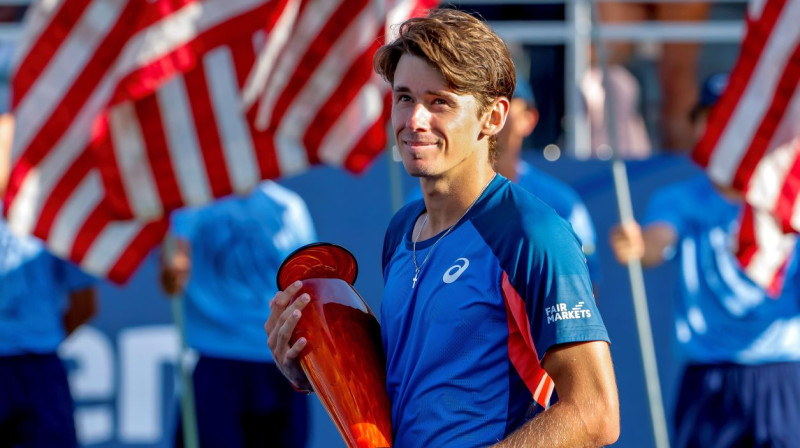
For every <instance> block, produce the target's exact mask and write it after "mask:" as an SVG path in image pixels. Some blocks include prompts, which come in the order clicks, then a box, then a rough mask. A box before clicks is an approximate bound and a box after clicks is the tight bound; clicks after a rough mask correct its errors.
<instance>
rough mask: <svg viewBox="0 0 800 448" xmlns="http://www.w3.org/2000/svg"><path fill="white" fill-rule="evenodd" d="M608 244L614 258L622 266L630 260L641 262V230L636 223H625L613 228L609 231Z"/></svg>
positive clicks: (642, 248) (642, 243)
mask: <svg viewBox="0 0 800 448" xmlns="http://www.w3.org/2000/svg"><path fill="white" fill-rule="evenodd" d="M610 242H611V249H612V250H613V251H614V256H615V257H616V258H617V261H618V262H620V263H622V264H625V263H627V262H629V261H631V260H641V259H642V257H643V256H644V237H643V236H642V228H641V227H640V226H639V223H637V222H636V221H627V222H623V223H621V224H617V225H616V226H614V228H612V229H611V238H610Z"/></svg>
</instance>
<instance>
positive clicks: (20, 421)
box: [0, 353, 78, 448]
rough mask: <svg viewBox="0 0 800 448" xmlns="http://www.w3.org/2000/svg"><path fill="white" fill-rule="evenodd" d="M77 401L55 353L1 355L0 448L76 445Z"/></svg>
mask: <svg viewBox="0 0 800 448" xmlns="http://www.w3.org/2000/svg"><path fill="white" fill-rule="evenodd" d="M73 412H74V405H73V402H72V396H71V395H70V392H69V384H68V383H67V372H66V369H65V368H64V364H63V362H62V361H61V359H59V357H58V356H57V355H56V354H55V353H51V354H44V355H38V354H37V355H34V354H30V355H18V356H0V448H10V447H25V448H53V447H59V448H61V447H63V448H74V447H77V445H78V441H77V438H76V435H75V420H74V418H73Z"/></svg>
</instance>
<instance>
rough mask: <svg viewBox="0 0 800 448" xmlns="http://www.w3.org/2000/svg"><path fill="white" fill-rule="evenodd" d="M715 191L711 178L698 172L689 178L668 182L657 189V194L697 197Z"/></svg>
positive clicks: (687, 197) (685, 197)
mask: <svg viewBox="0 0 800 448" xmlns="http://www.w3.org/2000/svg"><path fill="white" fill-rule="evenodd" d="M710 192H713V185H712V184H711V180H710V179H709V178H708V176H706V175H705V174H698V175H696V176H692V177H690V178H687V179H683V180H679V181H677V182H672V183H670V184H667V185H665V186H663V187H661V188H659V189H657V190H656V191H655V194H656V195H660V196H668V197H674V198H676V199H695V198H699V197H702V196H703V195H706V194H708V193H710Z"/></svg>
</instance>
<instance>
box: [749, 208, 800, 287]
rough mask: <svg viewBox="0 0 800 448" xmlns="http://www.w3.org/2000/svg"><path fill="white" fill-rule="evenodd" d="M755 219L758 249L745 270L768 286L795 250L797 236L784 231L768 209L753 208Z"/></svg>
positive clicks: (760, 282) (756, 280)
mask: <svg viewBox="0 0 800 448" xmlns="http://www.w3.org/2000/svg"><path fill="white" fill-rule="evenodd" d="M753 219H754V223H753V225H754V226H755V229H756V231H755V235H756V241H757V246H758V250H757V251H756V252H755V254H754V255H753V257H752V258H751V259H750V262H749V263H748V265H747V266H746V267H745V272H746V273H747V276H748V277H750V278H751V279H752V280H753V281H754V282H756V283H757V284H759V285H762V286H764V287H767V286H769V285H771V284H772V282H773V280H774V279H775V277H776V275H777V274H778V272H779V271H780V269H781V267H783V264H784V262H785V261H786V260H787V258H788V257H789V254H790V253H791V252H792V250H794V247H795V242H796V241H797V238H796V236H795V235H793V234H785V233H783V231H782V230H781V228H780V225H779V224H778V223H777V222H776V220H775V217H774V216H773V215H772V214H771V213H769V212H767V211H763V210H759V209H753Z"/></svg>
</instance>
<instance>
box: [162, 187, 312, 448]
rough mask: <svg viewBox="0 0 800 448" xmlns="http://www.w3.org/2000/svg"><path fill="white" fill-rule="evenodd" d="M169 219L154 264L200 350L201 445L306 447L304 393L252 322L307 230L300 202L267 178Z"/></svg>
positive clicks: (260, 318)
mask: <svg viewBox="0 0 800 448" xmlns="http://www.w3.org/2000/svg"><path fill="white" fill-rule="evenodd" d="M172 224H173V233H174V234H175V239H176V246H177V248H176V250H175V251H174V253H173V254H172V255H171V257H170V258H169V259H167V260H165V262H164V264H163V265H162V284H163V286H164V289H165V291H166V292H168V293H169V294H179V293H183V294H184V297H185V299H186V302H185V307H184V309H185V323H186V338H187V344H188V345H189V346H190V347H191V348H193V349H194V350H196V351H197V352H198V353H199V355H200V356H199V360H198V362H197V366H196V368H195V370H194V373H193V380H194V388H195V403H196V407H197V410H196V413H197V423H198V425H197V426H198V432H199V434H198V436H199V441H200V444H201V446H203V447H225V448H229V447H270V448H280V447H287V448H289V447H292V448H294V447H303V446H305V443H306V438H307V403H306V401H307V400H306V397H304V396H302V395H299V394H296V393H295V392H294V391H293V390H292V388H291V387H289V385H288V384H286V381H285V380H284V379H283V377H282V376H281V374H280V372H279V371H278V370H277V369H276V368H275V364H274V363H273V361H272V357H271V356H270V353H269V351H267V350H265V348H264V333H263V332H262V330H261V325H262V324H263V322H264V315H265V314H267V313H269V304H268V302H269V299H270V297H271V296H272V295H273V294H274V292H275V286H274V284H275V277H276V275H277V271H278V267H279V266H280V264H281V262H282V261H283V260H284V258H286V256H287V255H289V254H290V253H291V252H292V251H293V250H294V249H296V248H298V247H300V246H302V245H305V244H308V243H311V242H313V241H314V240H315V239H316V236H315V232H314V228H313V224H312V222H311V217H310V215H309V213H308V209H307V208H306V205H305V203H304V202H303V200H302V199H301V198H300V196H298V195H297V194H295V193H294V192H292V191H289V190H288V189H286V188H284V187H281V186H280V185H278V184H276V183H274V182H270V181H267V182H264V183H262V184H261V185H259V186H258V187H257V188H255V189H254V191H253V192H252V193H251V194H249V195H248V196H243V197H239V196H231V197H228V198H226V199H222V200H220V201H218V202H216V203H214V204H212V205H209V206H206V207H203V208H200V209H196V210H191V209H190V210H185V211H179V212H176V213H175V214H173V217H172ZM176 435H177V436H178V437H179V441H180V436H181V435H182V431H181V428H178V432H177V434H176Z"/></svg>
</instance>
